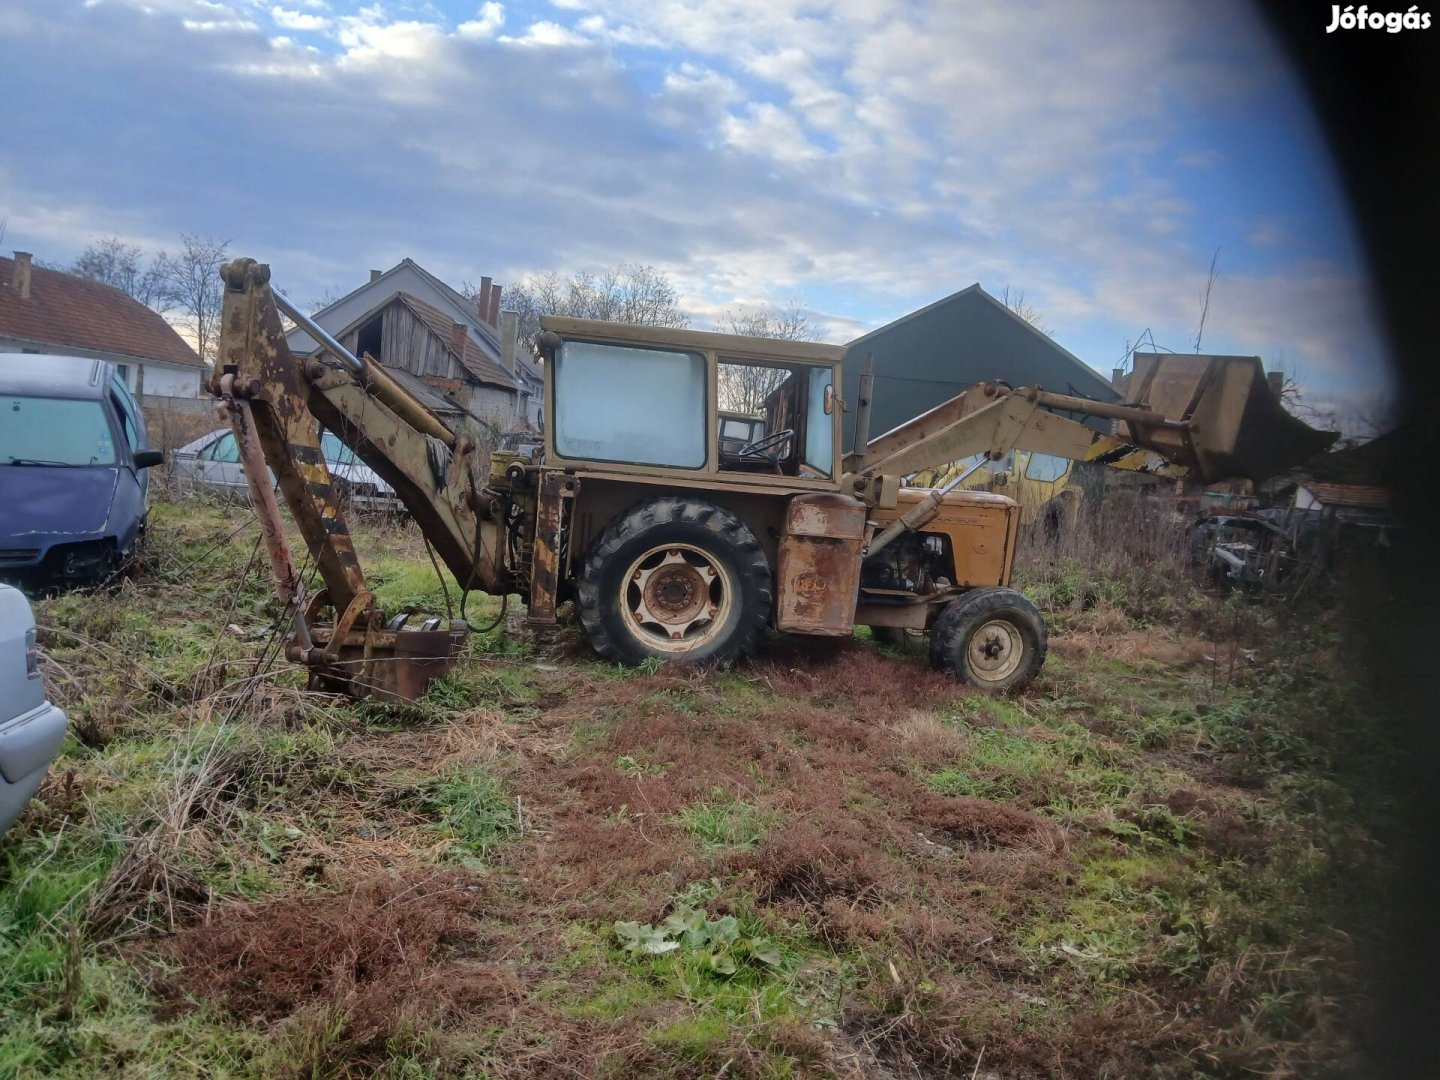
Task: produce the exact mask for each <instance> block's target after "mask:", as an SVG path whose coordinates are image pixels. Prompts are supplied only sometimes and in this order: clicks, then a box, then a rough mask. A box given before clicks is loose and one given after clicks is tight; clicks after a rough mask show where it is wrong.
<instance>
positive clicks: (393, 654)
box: [210, 259, 505, 699]
mask: <svg viewBox="0 0 1440 1080" xmlns="http://www.w3.org/2000/svg"><path fill="white" fill-rule="evenodd" d="M221 276H222V279H223V281H224V308H223V311H222V314H221V327H220V341H219V351H218V355H217V362H216V365H215V372H214V375H213V377H212V380H211V383H210V390H211V392H212V393H213V394H215V395H216V396H217V397H218V398H220V399H221V402H222V406H221V408H222V412H224V413H225V414H226V416H227V418H228V419H229V421H230V423H231V426H232V427H233V429H234V431H235V437H236V441H237V442H238V443H239V445H240V447H241V454H242V460H243V461H244V463H245V475H246V481H247V483H248V484H249V486H250V491H251V497H252V502H253V504H254V506H255V509H256V514H257V516H258V517H259V519H260V523H261V528H262V533H263V535H264V536H265V539H266V550H267V554H268V555H269V557H270V563H271V570H272V575H273V577H274V579H275V582H276V587H277V592H278V593H279V595H280V598H281V600H282V602H284V603H285V604H286V605H287V606H292V607H294V608H295V619H296V622H295V632H294V634H293V635H292V637H291V638H290V640H289V641H288V642H287V645H286V655H287V657H288V658H290V659H291V660H294V661H296V662H299V663H303V664H305V665H306V666H307V667H308V668H309V670H310V672H311V675H312V679H314V680H316V681H318V682H320V683H321V684H323V685H325V686H327V687H331V688H336V689H343V690H345V691H346V692H349V693H351V694H353V695H354V696H358V697H363V696H367V695H371V694H373V695H375V696H379V697H384V698H392V699H396V698H398V699H408V698H413V697H417V696H419V695H420V694H422V693H424V690H425V688H426V686H428V684H429V682H430V681H431V679H433V678H434V677H436V676H437V675H439V674H444V672H445V671H447V670H449V667H450V666H451V665H452V664H453V662H454V659H455V656H456V655H457V653H458V649H459V645H460V643H461V641H462V640H463V637H464V633H465V630H464V627H463V624H458V623H452V625H451V626H450V627H449V628H446V629H439V628H438V620H431V621H429V622H427V623H426V624H425V626H424V628H423V629H406V628H405V627H404V625H403V624H404V617H402V618H400V619H398V620H391V621H390V622H388V623H387V621H386V618H385V616H384V613H382V612H381V611H380V610H379V609H378V608H377V607H376V605H375V597H374V594H373V592H371V590H370V588H369V586H368V584H367V582H366V580H365V575H364V573H363V571H362V570H361V568H360V565H359V562H358V560H357V559H356V556H355V549H354V545H353V543H352V542H351V538H350V531H349V527H348V525H347V523H346V520H345V514H344V511H343V509H342V507H341V505H340V501H339V497H338V493H337V491H336V489H335V486H334V484H333V483H332V480H331V476H330V472H329V469H328V467H327V465H326V462H325V456H324V454H323V452H322V450H321V444H320V426H321V425H323V427H324V428H325V429H326V430H328V431H331V432H333V433H334V434H335V435H336V437H337V438H339V439H340V440H341V442H343V443H344V444H345V445H346V446H348V447H350V448H351V449H352V450H354V451H355V453H356V454H357V455H359V457H360V458H361V460H362V461H364V462H365V464H366V465H368V466H369V467H370V468H371V469H373V470H374V471H375V472H376V473H377V474H378V475H379V476H380V477H381V478H382V479H384V480H385V482H386V483H388V484H390V486H391V487H393V488H394V489H395V492H396V494H397V495H398V496H399V498H400V499H401V501H402V502H403V503H404V504H405V507H406V508H407V509H408V510H409V511H410V513H411V515H412V516H413V518H414V520H415V523H416V525H417V526H418V527H419V528H420V530H421V532H422V533H423V534H424V535H425V537H426V539H427V540H428V541H429V542H430V543H431V544H432V545H433V547H434V549H435V551H436V553H437V554H438V556H439V557H440V559H441V560H443V561H444V563H445V565H446V566H448V567H449V569H450V571H451V573H452V574H454V576H455V578H456V580H458V581H459V582H460V583H461V584H462V586H464V587H466V588H472V587H473V588H480V589H483V590H485V591H486V592H503V591H505V588H504V584H505V583H504V580H503V579H504V556H503V553H502V552H501V551H500V546H501V545H500V544H499V543H498V542H495V541H496V538H497V537H498V536H499V533H498V531H497V530H495V529H486V528H484V527H482V521H483V520H488V519H490V518H492V517H493V516H494V514H495V513H496V512H497V510H496V509H495V507H496V502H495V500H494V499H493V497H490V496H487V494H486V488H485V484H486V483H487V480H488V472H489V460H488V454H487V453H485V452H484V450H483V448H481V447H480V446H479V445H478V444H477V443H476V442H475V440H473V439H471V438H470V437H469V436H465V435H458V434H456V433H455V432H453V431H451V430H450V429H449V428H448V427H446V425H445V424H444V423H443V422H442V421H441V420H440V419H439V418H438V417H437V416H436V415H435V414H434V413H433V412H431V411H430V410H429V409H427V408H426V407H425V406H424V405H423V404H422V403H420V402H419V401H417V400H416V399H415V397H414V396H413V395H411V394H409V393H408V392H407V391H406V390H405V389H404V388H403V387H401V386H400V385H399V384H398V383H397V382H396V381H395V380H394V379H393V378H391V377H390V376H389V375H388V374H387V373H386V372H385V370H384V369H383V368H382V367H381V366H380V364H379V363H377V362H376V361H375V360H373V359H371V358H365V359H363V360H361V359H357V358H356V357H354V356H352V355H351V354H350V353H349V352H347V351H346V350H345V349H344V348H343V347H342V346H340V345H339V343H338V342H335V341H334V339H333V338H331V337H330V335H329V334H327V333H325V331H323V330H322V329H320V328H319V327H318V326H316V325H315V324H314V323H313V322H312V321H311V320H310V319H308V318H307V317H306V316H304V315H303V314H301V313H300V312H298V311H296V310H295V309H294V308H293V306H292V305H290V304H289V303H288V302H287V301H285V300H284V298H283V297H280V296H279V295H278V294H277V293H275V292H274V291H273V290H272V289H271V287H270V270H269V267H268V266H265V265H263V264H260V263H257V262H255V261H254V260H252V259H236V260H235V261H234V262H231V263H228V264H227V265H226V266H225V267H224V268H223V269H222V271H221ZM282 307H283V308H284V309H285V310H286V312H287V314H290V315H291V317H292V318H294V319H295V320H296V321H297V322H299V323H300V324H301V325H303V326H304V327H305V328H306V329H307V331H310V332H311V333H312V334H313V335H314V336H316V338H317V340H320V341H321V343H322V346H323V347H324V349H325V351H326V352H327V353H328V354H329V355H326V356H325V357H324V358H323V359H322V358H319V357H316V358H310V359H306V358H303V357H297V356H295V355H294V354H293V353H292V352H291V351H290V348H289V346H288V344H287V343H286V340H285V336H284V333H283V331H282V327H281V320H280V310H281V308H282ZM317 421H318V423H317ZM262 466H268V467H269V469H270V471H271V472H273V473H274V475H275V479H276V482H277V485H278V487H279V490H280V493H281V495H282V496H283V497H284V499H285V502H286V505H287V506H288V507H289V509H290V512H291V514H292V516H293V517H294V520H295V524H296V527H297V528H298V530H299V532H300V534H301V536H302V537H303V539H304V542H305V545H306V547H307V549H308V550H309V553H310V556H311V558H312V559H313V561H314V564H315V567H316V568H317V570H318V572H319V575H320V578H321V580H322V582H323V586H324V587H323V589H321V590H320V591H319V592H317V593H315V594H314V595H312V596H309V597H305V596H303V595H302V592H301V584H300V575H299V574H298V573H297V572H296V571H295V568H294V566H293V565H292V563H291V560H290V556H289V551H288V549H287V547H286V544H285V539H284V529H283V524H282V522H281V521H280V520H279V514H278V506H277V504H276V501H275V498H274V493H273V491H271V489H270V487H269V485H268V483H267V482H266V478H265V475H264V472H265V470H264V468H263V467H262ZM487 534H488V536H489V537H490V539H491V542H490V543H488V545H487V543H486V541H485V537H486V536H487ZM302 604H303V608H302V607H301V605H302ZM327 610H328V611H329V612H331V613H333V614H332V615H331V618H330V619H329V621H328V625H321V617H322V615H324V614H325V613H326V612H327Z"/></svg>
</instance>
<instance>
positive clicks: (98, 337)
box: [0, 257, 201, 367]
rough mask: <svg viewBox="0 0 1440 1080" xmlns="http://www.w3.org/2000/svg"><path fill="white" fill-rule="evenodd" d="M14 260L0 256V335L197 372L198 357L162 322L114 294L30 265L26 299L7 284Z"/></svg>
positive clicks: (92, 283) (107, 288) (57, 349)
mask: <svg viewBox="0 0 1440 1080" xmlns="http://www.w3.org/2000/svg"><path fill="white" fill-rule="evenodd" d="M14 271H15V260H14V259H6V258H3V257H0V335H4V336H6V337H16V338H20V339H22V340H25V341H34V342H37V343H40V344H43V345H47V346H53V347H54V351H55V352H64V351H65V348H66V346H70V347H73V348H81V349H93V350H95V351H97V352H109V353H119V354H120V355H122V356H133V357H135V358H136V359H139V360H163V361H165V362H166V363H168V364H183V365H184V366H186V367H200V366H201V363H200V357H199V356H198V355H197V354H196V352H195V350H194V349H192V348H191V347H190V346H189V345H187V344H186V343H185V339H184V338H182V337H181V336H180V335H179V334H177V333H176V332H175V330H174V328H173V327H172V326H171V325H170V324H169V323H167V322H166V321H165V320H164V318H163V317H161V316H160V315H158V314H157V313H155V312H153V311H151V310H150V309H149V308H148V307H146V306H145V305H144V304H142V303H140V302H139V301H138V300H132V299H131V298H130V297H128V296H126V295H125V294H124V293H123V292H121V291H120V290H119V289H115V288H111V287H110V286H109V285H101V284H100V283H99V282H95V281H86V280H85V279H84V278H78V277H75V276H74V275H73V274H65V273H61V272H60V271H59V270H47V269H45V268H44V267H40V266H33V267H31V270H30V296H29V298H28V299H26V300H22V299H20V291H19V290H18V289H16V288H14V287H13V286H12V285H11V284H10V281H11V279H12V276H13V274H14Z"/></svg>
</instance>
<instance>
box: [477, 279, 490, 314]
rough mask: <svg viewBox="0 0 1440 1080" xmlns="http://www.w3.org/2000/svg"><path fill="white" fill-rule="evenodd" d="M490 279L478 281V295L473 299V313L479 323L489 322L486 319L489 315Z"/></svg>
mask: <svg viewBox="0 0 1440 1080" xmlns="http://www.w3.org/2000/svg"><path fill="white" fill-rule="evenodd" d="M491 280H492V279H491V278H488V277H482V278H481V279H480V295H479V296H478V297H476V298H475V313H476V314H477V315H479V316H480V321H481V322H489V321H490V320H489V319H487V318H486V316H487V315H489V314H490V282H491Z"/></svg>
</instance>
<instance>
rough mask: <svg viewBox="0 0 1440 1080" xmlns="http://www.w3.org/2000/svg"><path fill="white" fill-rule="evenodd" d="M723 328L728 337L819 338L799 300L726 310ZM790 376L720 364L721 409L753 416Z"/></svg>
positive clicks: (766, 369) (773, 370)
mask: <svg viewBox="0 0 1440 1080" xmlns="http://www.w3.org/2000/svg"><path fill="white" fill-rule="evenodd" d="M720 329H721V330H723V331H724V332H725V333H727V334H743V335H745V336H746V337H764V338H780V339H782V340H784V341H814V340H815V339H816V338H817V337H819V334H817V333H816V331H815V328H814V327H813V326H811V325H810V324H809V322H808V320H807V318H806V315H805V309H804V308H803V307H802V306H801V304H800V302H799V301H798V300H791V301H789V302H788V303H786V304H785V306H784V307H780V308H746V307H740V308H736V309H733V310H731V311H727V312H725V314H724V315H722V316H721V317H720ZM789 374H790V373H789V372H788V371H786V370H785V369H784V368H775V367H762V366H760V365H758V364H721V365H720V371H719V380H720V386H719V390H720V407H721V408H722V409H725V410H727V411H729V412H740V413H747V414H750V415H752V416H753V415H756V414H758V413H761V412H763V411H764V409H765V399H766V398H768V397H769V396H770V395H771V394H772V393H773V392H774V391H775V390H776V389H777V388H778V387H779V386H780V384H781V383H783V382H784V381H785V379H786V377H787V376H788V375H789Z"/></svg>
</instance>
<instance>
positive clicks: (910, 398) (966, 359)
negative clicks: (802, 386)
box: [842, 283, 1120, 450]
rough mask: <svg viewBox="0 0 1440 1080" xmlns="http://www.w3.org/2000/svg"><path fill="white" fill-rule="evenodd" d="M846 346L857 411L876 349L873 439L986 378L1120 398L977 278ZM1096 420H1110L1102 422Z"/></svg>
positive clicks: (850, 433) (850, 398) (848, 397)
mask: <svg viewBox="0 0 1440 1080" xmlns="http://www.w3.org/2000/svg"><path fill="white" fill-rule="evenodd" d="M847 347H848V349H849V352H848V353H847V354H846V356H845V377H844V389H843V392H842V397H843V398H844V399H845V401H846V402H847V403H848V404H849V407H850V409H851V416H852V417H853V415H854V413H853V410H854V404H853V403H854V402H855V401H856V400H857V395H858V391H859V384H860V373H861V372H862V371H864V370H865V357H866V355H867V354H870V353H873V354H874V356H875V395H874V404H873V405H872V407H871V417H870V436H871V438H874V437H875V436H877V435H880V434H883V433H884V432H886V431H889V430H890V429H891V428H894V427H898V426H899V425H900V424H903V423H905V422H906V421H907V420H910V419H912V418H914V417H916V416H919V415H920V414H921V413H922V412H925V411H926V410H927V409H931V408H934V407H935V406H936V405H939V404H940V403H941V402H943V401H946V400H947V399H949V398H952V397H954V396H955V395H956V394H958V393H960V391H962V390H964V389H966V388H967V387H969V386H973V385H974V384H975V383H977V382H984V381H986V380H1000V381H1004V382H1007V383H1009V384H1010V385H1011V386H1043V387H1044V388H1045V389H1046V390H1054V391H1056V392H1058V393H1062V394H1074V395H1076V396H1077V397H1085V398H1091V399H1093V400H1096V401H1118V400H1119V399H1120V395H1119V394H1117V393H1116V392H1115V391H1114V390H1112V389H1111V388H1110V384H1109V383H1108V382H1107V381H1106V380H1105V379H1104V378H1103V377H1102V376H1101V375H1100V374H1099V373H1098V372H1096V371H1095V370H1094V369H1092V368H1091V367H1089V366H1088V365H1086V364H1085V363H1084V362H1083V361H1082V360H1080V359H1079V357H1077V356H1075V355H1074V354H1073V353H1071V352H1069V351H1068V350H1067V349H1065V348H1064V347H1062V346H1061V345H1060V344H1059V343H1058V342H1056V341H1055V340H1054V339H1053V338H1051V337H1049V336H1048V335H1046V334H1043V333H1041V332H1040V331H1039V330H1037V329H1035V327H1033V326H1031V325H1030V324H1029V323H1028V322H1026V321H1025V320H1024V319H1022V318H1020V316H1018V315H1016V314H1015V313H1014V312H1013V311H1011V310H1010V309H1009V308H1007V307H1006V306H1005V305H1004V304H1002V303H1001V302H1000V301H999V300H997V299H995V297H993V296H991V295H990V294H989V293H987V292H986V291H985V290H984V289H982V288H981V287H980V286H979V284H978V283H977V284H974V285H971V286H970V287H969V288H968V289H961V290H960V291H959V292H957V293H954V294H953V295H951V296H947V297H945V299H943V300H937V301H936V302H935V303H933V304H931V305H929V306H928V307H923V308H921V309H920V310H919V311H916V312H913V313H912V314H909V315H906V316H904V317H903V318H899V319H896V320H895V321H894V322H892V323H888V324H887V325H885V326H882V327H880V329H878V330H872V331H871V332H870V333H868V334H866V335H865V336H864V337H861V338H856V339H855V340H854V341H852V342H850V344H849V346H847ZM1095 426H1097V427H1101V428H1108V426H1109V424H1108V421H1099V422H1097V423H1096V425H1095ZM853 440H854V425H853V422H852V423H847V424H846V425H845V448H846V449H847V450H849V449H851V445H850V444H851V442H852V441H853Z"/></svg>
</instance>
